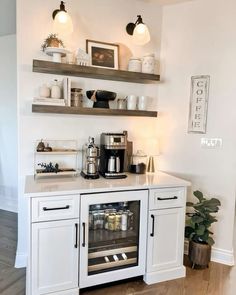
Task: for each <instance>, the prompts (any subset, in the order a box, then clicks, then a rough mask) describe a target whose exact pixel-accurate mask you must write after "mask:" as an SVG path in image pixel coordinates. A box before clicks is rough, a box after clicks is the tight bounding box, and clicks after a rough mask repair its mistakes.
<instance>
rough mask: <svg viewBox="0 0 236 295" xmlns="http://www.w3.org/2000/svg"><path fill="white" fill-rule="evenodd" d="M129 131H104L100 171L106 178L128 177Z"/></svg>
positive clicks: (101, 142)
mask: <svg viewBox="0 0 236 295" xmlns="http://www.w3.org/2000/svg"><path fill="white" fill-rule="evenodd" d="M126 149H127V132H124V133H102V134H101V141H100V165H99V172H100V174H101V175H102V176H103V177H105V178H110V179H111V178H113V179H119V178H126V177H127V175H126V174H125V173H124V171H127V170H126V167H125V161H126Z"/></svg>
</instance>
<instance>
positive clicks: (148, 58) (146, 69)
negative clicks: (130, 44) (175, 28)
mask: <svg viewBox="0 0 236 295" xmlns="http://www.w3.org/2000/svg"><path fill="white" fill-rule="evenodd" d="M154 70H155V55H154V54H146V55H144V57H143V59H142V73H146V74H154Z"/></svg>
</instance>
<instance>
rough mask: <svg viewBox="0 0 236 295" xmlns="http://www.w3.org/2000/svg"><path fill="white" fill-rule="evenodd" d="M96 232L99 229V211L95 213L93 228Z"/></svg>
mask: <svg viewBox="0 0 236 295" xmlns="http://www.w3.org/2000/svg"><path fill="white" fill-rule="evenodd" d="M92 228H93V229H94V230H96V229H98V228H99V213H98V212H97V211H94V212H93V227H92Z"/></svg>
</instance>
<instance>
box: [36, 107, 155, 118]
mask: <svg viewBox="0 0 236 295" xmlns="http://www.w3.org/2000/svg"><path fill="white" fill-rule="evenodd" d="M32 112H33V113H51V114H74V115H92V116H133V117H157V114H158V113H157V112H154V111H138V110H114V109H98V108H78V107H65V106H50V105H37V104H33V105H32Z"/></svg>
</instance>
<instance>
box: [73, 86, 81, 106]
mask: <svg viewBox="0 0 236 295" xmlns="http://www.w3.org/2000/svg"><path fill="white" fill-rule="evenodd" d="M82 104H83V94H82V89H81V88H71V106H72V107H77V108H79V107H82Z"/></svg>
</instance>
